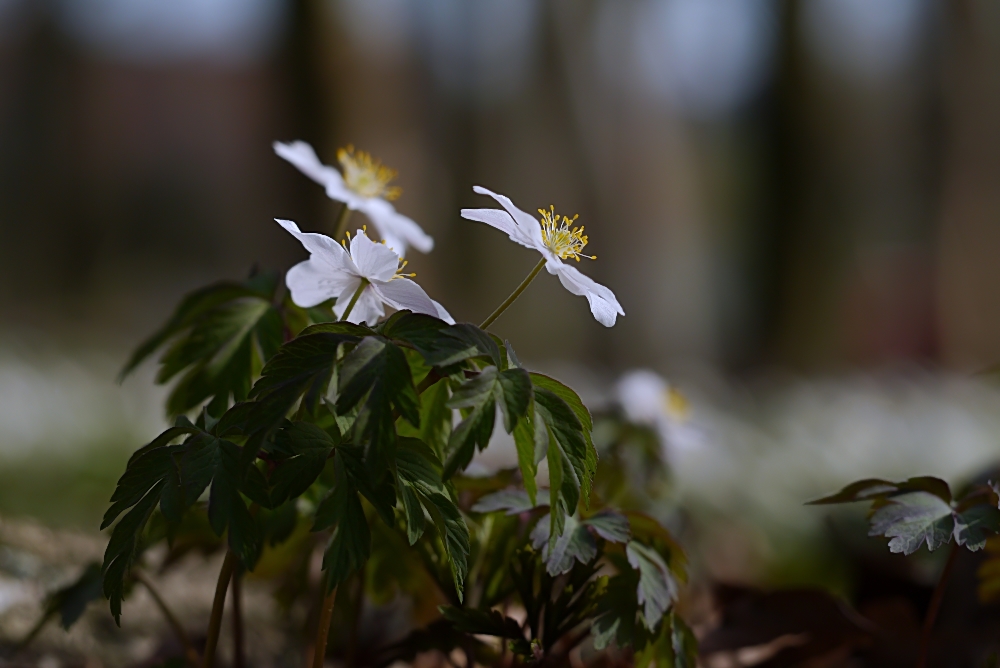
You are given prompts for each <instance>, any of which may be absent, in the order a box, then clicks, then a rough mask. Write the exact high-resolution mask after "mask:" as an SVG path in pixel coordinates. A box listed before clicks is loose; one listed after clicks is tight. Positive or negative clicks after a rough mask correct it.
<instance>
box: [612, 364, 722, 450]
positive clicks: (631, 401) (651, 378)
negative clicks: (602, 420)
mask: <svg viewBox="0 0 1000 668" xmlns="http://www.w3.org/2000/svg"><path fill="white" fill-rule="evenodd" d="M615 395H616V398H617V400H618V403H619V404H621V407H622V410H623V411H624V412H625V417H626V418H627V419H628V420H629V421H630V422H634V423H635V424H640V425H644V426H647V427H652V428H653V429H655V430H656V433H657V436H658V437H659V440H660V445H661V446H662V447H663V450H664V453H665V455H666V456H667V459H668V460H671V461H674V460H676V458H677V457H678V456H679V455H681V454H682V453H686V452H691V451H694V450H698V449H700V448H701V447H702V445H704V441H705V433H704V431H703V429H701V428H700V427H699V426H698V424H697V423H696V422H695V421H694V420H693V419H692V417H691V413H692V411H691V404H690V403H689V402H688V400H687V397H685V396H684V395H683V394H681V393H680V392H679V391H678V390H677V388H675V387H673V386H672V385H671V384H670V383H669V382H667V381H666V380H665V379H663V378H662V377H661V376H660V375H659V374H657V373H655V372H653V371H650V370H648V369H637V370H635V371H630V372H628V373H626V374H625V375H624V376H622V377H621V379H620V380H619V381H618V383H617V385H616V386H615ZM674 463H676V462H675V461H674Z"/></svg>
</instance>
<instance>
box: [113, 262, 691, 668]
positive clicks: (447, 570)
mask: <svg viewBox="0 0 1000 668" xmlns="http://www.w3.org/2000/svg"><path fill="white" fill-rule="evenodd" d="M330 316H331V313H330V309H329V308H328V307H318V308H316V309H309V310H304V309H301V308H298V307H296V306H294V304H291V303H290V302H289V301H288V300H287V299H284V298H283V297H282V296H281V292H280V286H279V284H278V282H277V281H276V280H275V279H274V277H273V276H264V275H261V276H257V277H254V278H251V279H250V280H249V281H247V282H246V283H243V284H232V283H222V284H217V285H215V286H212V287H209V288H206V289H204V290H201V291H198V292H196V293H194V294H192V295H190V296H189V297H187V298H186V299H185V300H184V301H183V302H182V304H181V305H180V306H179V307H178V309H177V311H176V312H175V314H174V315H173V316H172V317H171V319H170V320H169V321H168V323H167V324H166V325H165V326H164V327H163V328H162V329H161V330H160V331H159V332H157V333H156V334H155V335H154V336H153V337H151V338H150V340H148V341H147V342H145V343H144V344H143V345H142V346H141V347H140V348H139V350H137V351H136V353H135V355H133V357H132V359H131V360H130V361H129V363H128V365H127V366H126V369H125V373H128V372H129V371H131V370H132V369H134V368H135V367H136V366H137V365H138V364H140V363H141V362H142V361H143V360H145V359H146V358H148V357H149V356H150V355H151V354H153V353H154V352H155V351H157V350H159V349H164V350H165V352H164V353H163V355H162V357H161V358H160V372H159V375H158V377H157V380H158V381H159V382H161V383H166V382H169V381H172V380H174V379H177V378H178V376H179V380H177V381H176V383H175V384H174V386H173V388H172V391H171V393H170V396H169V399H168V404H167V410H168V413H169V414H171V415H175V416H176V420H175V423H174V425H173V426H172V427H170V428H168V429H167V430H165V431H164V432H163V433H162V434H160V435H159V436H157V437H156V438H155V439H153V440H152V441H151V442H150V443H149V444H147V445H146V446H144V447H142V448H140V449H139V450H137V451H136V452H135V453H134V454H133V456H132V457H131V459H130V460H129V462H128V465H127V467H126V470H125V473H124V474H123V475H122V477H121V478H120V480H119V481H118V485H117V488H116V489H115V492H114V494H113V496H112V498H111V506H110V508H109V509H108V511H107V513H106V514H105V517H104V522H103V524H102V528H107V527H113V528H112V531H111V538H110V541H109V543H108V547H107V550H106V552H105V557H104V563H103V565H102V567H101V571H100V573H101V581H102V587H103V593H104V595H105V596H107V597H108V598H109V600H110V605H111V611H112V613H113V615H114V616H115V618H116V620H120V616H121V604H122V600H123V598H124V596H125V595H126V593H127V590H128V588H129V586H130V583H131V581H132V579H131V577H130V572H131V571H132V569H133V568H135V567H137V562H138V560H139V559H140V558H141V555H142V553H143V551H144V550H145V548H146V547H148V546H149V545H151V544H154V543H156V542H159V541H162V540H166V541H168V543H170V544H171V545H172V550H173V552H178V551H179V550H183V549H190V547H191V546H202V547H203V548H204V547H205V546H206V545H218V544H219V541H222V542H223V543H224V545H225V546H226V547H227V548H228V549H229V550H230V551H231V552H232V553H233V554H234V555H236V556H237V557H238V558H239V560H240V562H241V565H242V567H243V568H244V569H246V570H247V571H254V570H255V569H256V568H258V565H260V567H261V569H262V570H265V571H267V570H269V569H273V564H272V563H271V562H275V561H278V562H281V563H282V564H283V565H282V566H281V568H279V569H278V570H281V571H282V577H285V576H288V574H289V572H290V569H291V567H290V566H289V564H293V563H294V564H296V566H295V567H294V569H292V570H297V573H298V577H299V579H300V580H301V579H302V578H303V577H306V576H305V575H303V574H304V573H305V570H304V567H303V565H304V564H307V563H308V559H307V558H302V557H301V554H307V553H309V552H310V551H311V550H312V549H313V546H314V545H315V541H313V540H303V539H302V537H303V536H307V535H308V534H309V530H311V532H312V534H313V535H316V536H318V537H325V540H326V546H325V551H324V554H323V570H324V573H325V576H324V583H325V587H326V588H327V590H328V591H329V590H332V589H333V588H334V587H337V586H338V585H340V584H341V583H344V582H345V581H347V580H349V579H350V578H352V577H354V578H359V577H362V576H361V573H362V572H363V570H362V569H363V568H366V567H367V568H368V571H369V575H368V577H366V578H365V579H367V580H368V581H369V582H373V583H374V582H378V583H379V584H378V585H377V586H374V587H370V589H372V592H371V593H372V595H374V596H376V597H378V596H386V595H388V589H389V588H390V587H388V586H387V585H386V584H385V583H386V582H389V581H391V582H393V583H395V584H394V585H393V586H396V587H398V588H402V589H409V590H410V592H411V593H413V594H415V595H417V596H419V595H421V594H426V593H427V591H426V589H424V590H421V589H420V586H421V585H418V584H415V583H418V582H420V581H421V580H422V579H423V580H426V574H430V577H431V579H432V580H433V582H434V586H435V588H436V590H437V591H439V592H445V599H446V602H447V603H449V604H450V605H448V606H446V607H444V608H443V609H442V614H443V615H444V617H443V618H441V619H439V620H438V621H437V622H434V624H432V625H431V627H428V629H424V630H422V631H421V633H423V634H424V635H423V636H421V638H422V640H421V642H424V643H426V642H428V638H432V642H431V644H432V645H435V646H439V645H447V644H449V643H452V644H453V645H454V646H461V647H467V646H468V644H469V643H470V642H472V640H471V639H470V635H471V634H480V635H483V634H485V635H495V636H497V637H500V638H506V639H507V640H509V641H511V648H512V651H514V652H515V653H516V654H518V655H521V656H523V657H525V658H530V657H536V658H537V656H538V655H539V653H542V654H546V653H550V652H552V651H557V650H558V649H559V647H561V646H562V645H561V644H560V643H563V644H564V643H565V642H566V638H567V636H568V635H572V634H574V633H575V634H577V635H579V634H581V633H582V634H583V636H581V637H585V636H586V635H588V634H590V633H593V636H594V639H595V643H596V645H597V646H598V647H604V646H606V645H607V644H608V643H609V642H611V641H615V642H617V643H618V644H619V645H620V646H634V647H636V648H639V649H641V648H647V649H646V651H649V652H653V653H654V654H651V655H650V656H654V655H655V656H660V654H661V653H662V651H663V648H664V647H667V646H669V647H671V648H674V649H672V650H671V651H675V650H676V653H677V656H678V657H681V656H683V657H688V659H683V660H689V659H690V657H691V656H693V655H692V651H693V649H692V648H693V642H692V641H691V636H690V632H689V631H687V630H686V627H684V626H683V623H682V622H681V621H680V620H679V619H678V618H677V617H676V615H675V614H674V613H673V609H672V606H673V603H674V600H675V598H676V595H677V582H678V580H679V579H682V578H683V573H684V562H683V557H682V554H681V552H680V549H679V548H678V547H677V545H676V544H674V542H673V540H672V539H671V537H670V536H669V534H668V533H667V532H666V531H665V530H664V529H663V528H662V527H660V526H659V525H658V524H657V523H656V522H654V521H653V520H651V519H650V518H648V517H645V516H642V515H638V514H632V515H625V514H621V513H618V512H615V511H613V510H610V509H603V510H599V511H596V512H591V511H590V510H589V500H590V497H591V488H592V484H593V482H592V481H593V479H594V476H595V472H596V469H597V450H596V448H595V446H594V441H593V437H592V431H593V421H592V418H591V415H590V412H589V411H588V410H587V408H586V407H585V406H584V404H583V402H582V401H581V400H580V398H579V396H578V395H577V394H576V393H575V392H573V391H572V390H571V389H570V388H568V387H566V386H565V385H563V384H562V383H560V382H559V381H557V380H555V379H553V378H550V377H548V376H545V375H542V374H538V373H531V372H529V371H527V370H525V369H524V368H522V366H521V364H520V362H519V361H518V359H517V356H516V355H515V353H514V351H513V348H512V347H511V345H510V343H509V342H505V341H502V340H500V339H498V338H496V337H495V336H493V335H491V334H489V333H487V332H485V331H483V330H481V329H479V328H477V327H474V326H472V325H469V324H457V325H449V324H447V323H445V322H443V321H441V320H439V319H437V318H433V317H430V316H426V315H419V314H413V313H409V312H407V311H402V312H398V313H396V314H394V315H393V316H391V317H390V318H388V319H387V320H385V321H383V322H382V323H380V324H379V325H377V326H375V327H365V326H360V325H354V324H350V323H345V322H333V321H331V317H330ZM191 414H196V416H197V417H196V419H194V420H191V419H189V417H188V415H191ZM498 421H499V422H500V425H497V424H496V423H497V422H498ZM498 426H499V427H500V428H503V429H504V430H505V431H506V432H507V433H509V434H511V435H512V437H513V440H514V443H515V445H516V449H517V456H518V463H519V478H520V481H521V483H522V484H523V489H522V490H506V491H500V492H496V493H493V494H487V495H485V496H484V495H483V494H482V493H481V491H480V492H473V493H471V496H470V494H468V493H465V492H463V493H462V497H463V498H464V499H465V500H464V501H463V499H462V498H460V492H461V491H462V488H463V485H466V484H467V481H468V479H465V478H463V477H462V476H461V475H459V474H460V473H461V472H462V471H463V470H464V469H465V468H466V467H468V466H469V464H470V462H471V461H472V459H473V457H474V456H475V453H476V452H477V450H479V451H481V450H483V449H484V448H485V447H486V446H487V445H488V444H489V442H490V439H491V437H492V436H493V434H494V431H495V429H497V428H498ZM543 461H544V462H546V464H547V467H548V473H549V487H548V489H538V487H537V485H536V482H535V478H536V474H537V472H538V467H539V465H540V464H541V463H542V462H543ZM510 481H511V479H510V476H509V475H506V476H504V475H501V476H498V477H497V478H495V479H494V480H493V482H492V484H494V488H493V489H494V491H495V490H496V489H497V487H496V486H495V485H496V484H499V483H503V484H507V483H509V482H510ZM466 492H468V490H466ZM470 498H471V499H474V500H475V503H474V505H471V504H473V501H470V500H469V499H470ZM192 518H200V520H199V521H192ZM470 527H471V528H472V531H471V532H470ZM206 534H207V535H206ZM404 537H405V538H404ZM400 540H405V543H402V544H401V543H400ZM407 544H408V545H409V546H410V547H411V550H410V552H409V554H410V555H412V557H411V558H406V559H400V558H399V557H400V547H401V545H403V546H405V545H407ZM184 545H187V546H188V548H184V547H183V546H184ZM289 546H293V547H289ZM282 551H284V553H285V555H284V556H283V557H280V558H276V557H275V556H274V555H275V554H277V553H279V552H282ZM404 553H405V551H404ZM296 554H299V555H300V556H296ZM369 562H370V565H369ZM470 563H471V569H472V572H471V573H470ZM366 565H367V566H366ZM415 570H420V571H422V572H423V573H424V574H425V575H424V576H423V577H414V576H413V571H415ZM609 572H610V573H613V574H610V575H609V574H608V573H609ZM372 574H374V575H372ZM380 575H389V576H390V577H388V578H384V577H379V576H380ZM469 583H472V586H473V588H474V591H473V592H472V593H473V596H472V597H471V598H470V599H467V598H466V596H465V593H466V590H467V587H468V586H469ZM300 585H301V582H300ZM380 589H381V591H379V590H380ZM301 590H302V587H301V586H300V587H299V590H298V591H299V592H300V593H301ZM292 595H293V596H294V595H295V594H292ZM512 597H513V598H516V599H517V600H518V601H519V602H520V604H521V605H522V606H524V608H525V609H526V610H528V613H529V614H528V620H527V621H525V623H524V624H517V623H515V622H513V621H512V620H510V619H509V618H506V617H504V616H503V615H501V614H500V613H499V612H497V611H495V610H493V608H494V607H496V606H500V605H503V604H505V602H506V601H509V600H511V599H512ZM512 623H513V624H514V625H515V626H516V631H515V626H511V624H512ZM493 631H497V633H493ZM428 634H429V635H428ZM449 639H450V640H449ZM455 643H457V644H455ZM412 647H413V644H412V643H409V644H407V643H403V644H400V645H399V646H397V648H396V649H395V650H394V651H395V652H396V653H398V652H399V651H404V650H405V649H406V648H412ZM651 648H655V649H651ZM678 660H679V661H681V662H682V663H681V664H680V665H684V664H683V660H682V659H678ZM690 660H692V661H693V659H690Z"/></svg>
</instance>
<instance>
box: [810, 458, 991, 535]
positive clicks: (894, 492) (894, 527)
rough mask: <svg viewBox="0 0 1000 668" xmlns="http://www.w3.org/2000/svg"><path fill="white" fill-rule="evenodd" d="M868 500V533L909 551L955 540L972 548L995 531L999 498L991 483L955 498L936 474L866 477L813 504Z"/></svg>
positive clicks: (968, 490) (973, 488) (974, 486)
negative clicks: (899, 478) (897, 478)
mask: <svg viewBox="0 0 1000 668" xmlns="http://www.w3.org/2000/svg"><path fill="white" fill-rule="evenodd" d="M855 501H868V502H870V503H871V510H870V512H869V522H870V525H871V527H870V531H869V535H870V536H884V537H886V538H888V539H889V551H890V552H901V553H903V554H913V553H914V552H916V551H917V550H918V549H920V547H921V546H922V545H926V546H927V549H928V550H936V549H937V548H939V547H941V546H942V545H947V544H949V543H951V541H952V540H954V541H955V543H956V544H957V545H960V546H964V547H966V548H967V549H969V550H971V551H973V552H975V551H977V550H980V549H982V548H983V547H984V546H985V545H986V542H987V539H988V538H989V537H990V536H991V535H993V534H996V533H1000V507H998V506H1000V497H998V487H997V485H996V484H995V483H990V484H977V485H972V486H970V487H969V488H968V489H966V490H964V491H963V493H962V494H960V495H958V497H957V498H956V497H955V496H953V495H952V492H951V488H950V487H949V486H948V483H947V482H945V481H944V480H941V479H940V478H932V477H918V478H910V479H909V480H906V481H904V482H889V481H887V480H878V479H868V480H860V481H858V482H855V483H852V484H850V485H848V486H847V487H845V488H844V489H842V490H841V491H839V492H837V493H836V494H832V495H830V496H827V497H824V498H822V499H817V500H816V501H812V502H810V503H811V504H813V505H823V504H837V503H851V502H855Z"/></svg>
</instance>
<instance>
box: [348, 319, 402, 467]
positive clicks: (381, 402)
mask: <svg viewBox="0 0 1000 668" xmlns="http://www.w3.org/2000/svg"><path fill="white" fill-rule="evenodd" d="M338 385H339V387H338V392H339V396H338V397H337V412H338V413H346V412H347V411H349V410H350V409H352V408H354V407H355V406H357V405H359V404H360V409H359V411H358V416H357V418H355V421H354V427H353V432H354V436H355V440H354V442H355V443H358V444H361V445H364V446H365V449H366V454H365V458H366V463H367V465H368V466H369V467H370V468H371V470H372V471H373V472H375V473H380V472H381V471H384V470H386V468H387V467H388V466H389V463H390V462H391V461H392V459H393V450H394V449H395V445H396V427H395V422H396V418H395V415H394V414H393V409H395V410H397V411H399V414H400V415H402V417H403V418H404V419H406V420H407V421H409V422H410V424H412V425H413V426H414V427H417V428H419V427H420V402H419V400H418V398H417V391H416V389H415V388H414V387H413V379H412V378H411V376H410V365H409V363H408V362H407V361H406V355H404V354H403V351H402V350H400V349H399V348H398V347H397V346H396V345H395V344H393V343H391V342H390V341H388V340H386V339H383V338H381V337H374V336H370V337H367V338H365V339H362V341H361V342H360V343H359V344H358V345H357V346H355V348H354V350H352V351H351V352H350V353H349V354H348V355H347V357H346V358H345V359H344V363H343V365H342V366H341V369H340V378H339V382H338ZM362 402H363V403H362Z"/></svg>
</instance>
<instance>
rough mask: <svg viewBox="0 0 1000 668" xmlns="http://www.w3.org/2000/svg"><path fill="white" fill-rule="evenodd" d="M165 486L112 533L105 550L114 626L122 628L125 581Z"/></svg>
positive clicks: (155, 489)
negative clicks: (144, 530)
mask: <svg viewBox="0 0 1000 668" xmlns="http://www.w3.org/2000/svg"><path fill="white" fill-rule="evenodd" d="M163 485H164V482H163V481H162V480H161V481H159V482H157V483H156V484H154V485H153V486H152V487H151V488H150V490H149V491H148V492H147V493H146V495H145V496H143V497H142V498H141V499H140V500H139V501H138V502H137V503H136V504H135V505H134V506H132V508H131V509H130V510H129V511H128V512H127V513H125V516H124V517H122V519H121V521H119V522H118V524H116V525H115V528H114V530H113V531H112V532H111V539H110V540H109V541H108V546H107V548H106V549H105V550H104V564H103V566H102V567H101V572H102V573H103V575H104V595H105V596H106V597H107V598H108V600H109V602H110V604H111V614H112V615H113V616H114V618H115V623H117V624H118V625H119V626H120V625H121V616H122V598H124V596H125V578H126V577H127V576H128V573H129V570H130V569H131V567H132V562H133V561H134V559H135V557H136V556H137V553H138V545H139V538H140V535H141V533H142V528H143V527H144V526H146V522H147V520H149V516H150V515H151V514H152V512H153V509H154V508H155V507H156V504H157V503H158V502H159V500H160V490H161V489H162V487H163Z"/></svg>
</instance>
